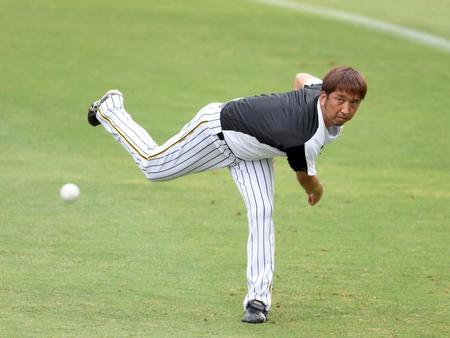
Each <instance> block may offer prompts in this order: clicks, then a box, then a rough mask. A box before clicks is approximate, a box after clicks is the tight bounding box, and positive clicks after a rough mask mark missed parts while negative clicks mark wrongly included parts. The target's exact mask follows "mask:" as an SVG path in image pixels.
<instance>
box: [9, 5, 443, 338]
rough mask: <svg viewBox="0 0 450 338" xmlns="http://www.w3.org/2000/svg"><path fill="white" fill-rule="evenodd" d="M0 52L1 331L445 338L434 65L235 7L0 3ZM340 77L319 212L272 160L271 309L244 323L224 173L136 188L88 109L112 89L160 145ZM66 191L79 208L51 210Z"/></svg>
mask: <svg viewBox="0 0 450 338" xmlns="http://www.w3.org/2000/svg"><path fill="white" fill-rule="evenodd" d="M346 3H349V2H346ZM352 4H355V6H356V5H357V7H358V8H362V6H363V3H362V2H356V1H355V2H352ZM364 4H365V3H364ZM419 5H420V4H419V3H414V5H411V6H415V7H414V8H413V9H415V10H414V11H411V12H409V13H411V14H408V15H411V16H413V15H414V20H415V21H416V22H420V23H421V24H420V25H423V27H425V26H428V25H429V22H430V20H429V17H427V16H422V15H419V14H418V13H420V11H421V10H422V9H423V8H421V7H419ZM370 6H371V5H370ZM379 7H380V8H381V7H383V8H385V6H379ZM427 7H428V8H438V9H439V13H441V15H442V16H443V17H448V16H449V14H450V12H449V9H448V8H447V7H446V6H444V4H443V3H440V2H438V1H432V2H431V3H430V2H428V3H427ZM368 8H370V7H369V4H367V9H365V10H363V9H358V10H355V12H360V13H362V14H364V13H365V12H366V11H368ZM419 10H420V11H419ZM383 13H384V12H382V11H381V10H380V12H379V13H378V14H377V15H376V16H377V18H379V19H385V20H390V19H392V18H393V14H392V12H389V11H388V10H386V13H384V14H383ZM384 15H385V16H384ZM399 20H400V19H399ZM401 20H403V19H401ZM391 21H393V22H397V21H396V20H391ZM399 22H400V23H401V21H399ZM440 25H443V26H440V28H436V30H433V28H431V29H430V31H434V32H436V33H439V32H443V31H444V32H445V31H446V32H448V30H449V27H450V26H449V25H448V23H445V24H442V23H441V24H440ZM417 27H419V26H417ZM430 27H431V26H430ZM443 35H444V34H443ZM0 50H1V51H2V52H1V54H0V60H1V66H0V79H1V81H0V102H1V105H0V116H1V117H2V121H1V123H0V154H1V155H2V156H1V162H0V163H1V165H0V201H1V202H0V336H1V337H29V336H45V337H60V336H77V337H94V336H97V337H98V336H101V337H106V336H108V337H113V336H121V337H122V336H154V337H163V336H168V337H169V336H170V337H186V336H189V337H205V336H221V337H252V336H267V337H446V336H448V333H449V331H450V326H449V324H448V323H449V322H450V310H449V309H450V297H449V292H450V269H449V267H450V266H449V255H450V249H449V243H450V229H449V221H448V219H449V216H450V211H449V208H448V206H449V205H450V183H449V182H450V142H449V139H448V130H447V129H448V126H449V125H450V117H449V115H448V113H447V112H448V107H449V105H450V99H449V97H448V93H449V92H450V72H449V66H448V54H446V53H444V52H441V51H439V50H437V49H433V48H428V47H424V46H422V45H418V44H414V43H411V42H408V41H405V40H401V39H397V38H394V37H389V36H387V35H385V34H382V33H376V32H373V31H369V30H364V29H359V28H355V27H354V26H352V25H346V24H343V23H341V22H333V21H330V20H322V19H320V18H317V17H314V16H309V15H304V14H302V13H299V12H291V11H289V10H284V9H278V8H274V7H271V6H257V5H255V3H253V2H251V1H238V0H232V1H225V0H217V1H206V0H193V1H181V0H178V1H176V0H169V1H156V0H154V1H144V0H131V1H128V2H127V4H126V5H125V4H124V3H123V2H120V1H103V0H92V1H89V2H88V1H79V2H74V1H71V2H69V1H56V0H53V1H52V0H42V1H39V2H35V1H25V0H23V1H5V0H4V1H2V15H1V16H0ZM335 64H350V65H353V66H355V67H356V68H358V69H360V70H361V71H362V72H363V73H364V74H365V75H366V78H367V80H368V82H369V93H368V97H367V99H366V100H365V102H364V103H363V105H362V106H361V110H360V112H358V116H357V117H356V118H355V120H354V121H352V123H350V124H349V125H348V126H347V127H346V128H345V130H344V133H343V135H342V138H341V139H339V140H338V141H337V142H336V144H332V145H330V146H329V147H328V148H327V149H325V150H324V151H323V154H322V156H321V157H320V159H319V161H318V169H319V176H320V178H321V180H322V181H323V183H324V185H325V195H324V198H323V200H322V201H321V203H320V204H319V205H317V206H316V207H314V208H310V207H308V205H307V203H306V198H305V196H304V194H303V193H302V191H301V189H299V187H298V184H297V183H296V181H295V177H294V175H293V174H292V172H291V170H290V169H289V167H288V165H287V163H286V160H285V159H282V158H279V159H277V160H276V163H275V165H276V172H277V173H276V200H275V212H276V214H275V222H276V236H277V249H276V258H277V262H276V277H275V281H274V282H275V285H274V295H273V311H272V312H271V316H270V321H269V322H268V323H267V324H264V325H260V326H249V325H244V324H241V323H240V321H239V320H240V316H241V314H242V308H241V302H242V297H243V295H244V293H245V285H246V283H245V253H246V249H245V245H246V236H247V225H246V220H245V210H244V206H243V204H242V202H241V200H240V196H239V193H238V192H237V191H236V189H235V186H234V183H233V182H232V179H231V178H230V177H229V174H228V172H227V171H226V170H222V171H215V172H209V173H205V174H201V175H195V176H189V177H185V178H182V179H179V180H176V181H172V182H167V183H158V184H150V183H147V182H146V181H145V179H144V178H143V176H142V175H141V174H140V172H139V171H138V170H137V169H136V168H135V167H134V165H133V163H132V161H131V160H130V159H129V156H128V154H126V153H125V152H124V151H123V150H122V148H121V147H120V146H119V145H117V144H116V143H115V142H114V141H113V140H112V139H111V137H109V136H108V135H107V134H106V133H105V132H104V131H103V130H101V129H100V128H90V127H89V126H88V125H87V123H86V120H85V119H86V116H85V111H86V109H87V106H88V105H89V104H90V102H91V101H92V100H93V99H96V98H97V97H98V96H100V95H102V94H103V93H104V92H105V91H106V90H107V89H109V88H114V87H118V88H119V89H121V90H122V91H123V92H124V93H125V99H126V104H127V108H128V110H129V111H130V112H132V113H133V116H134V117H135V118H136V120H138V121H139V122H140V123H141V124H142V125H143V126H145V127H146V128H147V129H148V130H150V131H151V133H152V135H153V136H154V137H155V139H156V140H157V141H159V142H162V141H164V140H165V139H166V138H168V137H169V136H171V135H172V134H174V133H175V132H177V131H178V130H179V128H180V127H181V126H182V124H183V123H185V122H187V121H188V120H189V119H190V118H191V116H192V115H193V113H195V112H196V111H197V110H198V109H199V108H200V107H201V106H203V105H204V104H206V103H208V102H211V101H224V100H228V99H231V98H234V97H238V96H243V95H252V94H257V93H262V92H276V91H284V90H289V89H290V87H291V84H292V79H293V75H294V74H295V73H296V72H299V71H307V72H311V73H313V74H317V75H318V76H322V75H323V74H324V73H325V72H326V71H327V69H328V68H329V67H330V66H331V65H335ZM69 181H73V182H75V183H77V184H78V185H79V186H80V188H81V193H82V195H81V198H80V200H79V201H77V202H76V203H75V204H64V203H63V202H62V201H60V199H59V197H58V190H59V187H60V186H61V185H62V184H63V183H65V182H69Z"/></svg>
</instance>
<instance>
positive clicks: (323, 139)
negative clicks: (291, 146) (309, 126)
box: [305, 100, 342, 176]
mask: <svg viewBox="0 0 450 338" xmlns="http://www.w3.org/2000/svg"><path fill="white" fill-rule="evenodd" d="M317 116H318V120H319V126H318V127H317V130H316V132H315V133H314V135H313V136H312V137H311V138H310V139H309V140H308V141H306V142H305V157H306V164H307V166H308V175H309V176H314V175H316V174H317V170H316V158H317V156H318V155H319V154H320V150H321V149H322V148H323V147H324V146H325V145H326V144H327V143H330V142H331V141H333V140H334V139H336V138H337V137H338V136H339V134H340V133H341V130H342V127H341V126H332V127H330V128H326V127H325V121H324V119H323V114H322V109H321V108H320V100H318V101H317Z"/></svg>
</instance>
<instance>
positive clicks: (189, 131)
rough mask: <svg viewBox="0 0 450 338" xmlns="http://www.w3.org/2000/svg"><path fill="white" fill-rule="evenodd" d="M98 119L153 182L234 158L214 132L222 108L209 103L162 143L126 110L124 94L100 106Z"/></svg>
mask: <svg viewBox="0 0 450 338" xmlns="http://www.w3.org/2000/svg"><path fill="white" fill-rule="evenodd" d="M97 116H98V118H99V121H100V122H101V123H102V124H103V125H104V126H105V128H106V129H107V131H109V132H110V133H111V134H112V135H113V136H114V137H115V138H116V139H117V140H118V141H119V142H120V143H121V144H122V145H123V146H124V148H125V149H126V150H127V151H128V152H129V153H130V154H131V155H132V157H133V159H134V160H135V162H136V164H137V165H138V167H139V169H141V171H142V172H143V173H144V175H145V176H146V177H147V178H148V179H150V180H153V181H163V180H169V179H173V178H176V177H179V176H182V175H187V174H192V173H197V172H201V171H204V170H209V169H215V168H221V167H226V166H228V165H230V164H232V163H234V162H235V160H236V159H235V157H234V155H233V154H232V153H231V151H230V150H229V148H228V146H227V145H226V143H225V142H223V141H221V140H219V138H218V137H217V135H215V134H214V132H215V131H216V130H217V127H219V131H220V110H219V109H218V106H217V104H216V105H208V106H206V107H204V108H203V109H202V110H200V111H199V113H197V114H196V115H195V117H194V118H193V119H192V120H191V121H190V122H189V123H187V124H186V125H185V126H184V127H183V128H182V129H181V131H180V132H179V133H178V134H177V135H175V136H173V137H172V138H170V139H169V140H168V141H167V142H166V143H165V144H163V145H162V146H158V145H157V144H156V143H155V142H154V141H153V139H152V138H151V136H150V135H149V134H148V133H147V132H146V131H145V130H144V129H143V128H142V127H140V126H139V125H138V124H137V123H136V122H134V121H133V120H132V118H131V116H130V115H129V114H128V113H127V112H126V111H125V109H124V108H123V105H122V100H121V96H119V95H112V96H111V97H109V98H107V99H106V100H105V101H104V102H103V103H102V104H101V105H100V108H99V109H98V113H97Z"/></svg>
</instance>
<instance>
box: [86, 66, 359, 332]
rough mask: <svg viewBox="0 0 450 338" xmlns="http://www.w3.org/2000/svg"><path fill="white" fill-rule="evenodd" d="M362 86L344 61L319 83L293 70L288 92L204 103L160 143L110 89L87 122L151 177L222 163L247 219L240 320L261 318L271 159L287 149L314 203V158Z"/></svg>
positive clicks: (266, 291) (265, 307)
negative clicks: (102, 131)
mask: <svg viewBox="0 0 450 338" xmlns="http://www.w3.org/2000/svg"><path fill="white" fill-rule="evenodd" d="M366 91H367V85H366V82H365V80H364V78H363V77H362V76H361V74H360V73H359V72H358V71H356V70H354V69H353V68H350V67H336V68H333V69H331V70H330V71H329V72H328V73H327V74H326V75H325V77H324V79H323V83H322V81H321V80H319V79H318V78H316V77H314V76H312V75H310V74H306V73H300V74H297V75H296V77H295V80H294V90H293V91H290V92H286V93H281V94H271V95H259V96H251V97H245V98H241V99H236V100H232V101H230V102H227V103H225V104H223V103H211V104H209V105H207V106H205V107H203V108H202V109H201V110H200V111H199V112H198V113H197V115H196V116H195V117H194V119H193V120H192V121H190V122H189V123H188V124H186V125H185V126H184V127H183V128H182V129H181V131H180V132H179V133H178V134H177V135H175V136H173V137H172V138H170V139H169V140H168V141H167V142H166V143H164V144H163V145H161V146H158V145H157V144H156V143H155V141H154V140H153V139H152V138H151V136H150V135H149V134H148V133H147V132H146V131H145V130H144V129H143V128H142V127H140V126H139V125H138V124H137V123H136V122H135V121H134V120H133V119H132V118H131V116H130V115H129V114H128V113H127V112H126V111H125V108H124V105H123V95H122V94H121V93H120V92H119V91H117V90H112V91H109V92H107V93H106V94H105V95H104V96H103V97H102V98H101V99H100V100H98V101H95V102H94V103H93V104H92V105H91V107H90V108H89V111H88V121H89V123H90V124H91V125H93V126H96V125H99V124H102V125H103V127H104V128H105V129H106V130H107V131H108V132H109V133H111V134H112V135H113V137H114V138H115V139H116V140H117V141H119V142H120V144H122V146H123V147H124V148H125V149H126V150H127V151H128V152H129V153H130V154H131V156H132V157H133V159H134V161H135V162H136V164H137V166H138V167H139V169H140V170H141V171H142V172H143V173H144V175H145V176H146V177H147V178H148V179H149V180H151V181H166V180H170V179H174V178H177V177H180V176H183V175H187V174H192V173H198V172H201V171H206V170H211V169H218V168H223V167H228V168H229V170H230V172H231V175H232V177H233V179H234V181H235V183H236V185H237V187H238V189H239V191H240V193H241V195H242V198H243V199H244V203H245V205H246V207H247V217H248V225H249V236H248V241H247V294H246V296H245V299H244V309H245V313H244V317H243V318H242V321H243V322H247V323H262V322H265V321H266V319H267V314H268V312H269V310H270V306H271V291H272V279H273V271H274V249H275V231H274V224H273V220H272V213H273V197H274V181H273V177H274V174H273V172H274V170H273V165H272V158H273V157H275V156H287V160H288V162H289V165H290V166H291V168H292V169H293V170H294V171H295V174H296V178H297V180H298V182H299V183H300V185H301V186H302V187H303V189H304V190H305V192H306V194H307V198H308V203H309V204H310V205H315V204H316V203H317V202H319V200H320V199H321V197H322V194H323V187H322V185H321V184H320V181H319V179H318V178H317V176H316V167H315V159H316V157H317V155H318V154H319V152H320V150H321V148H322V147H323V146H324V145H326V144H327V143H329V142H330V141H332V140H334V139H335V138H336V137H337V136H339V134H340V132H341V129H342V125H343V124H345V123H346V122H347V121H349V120H351V119H352V118H353V116H354V114H355V113H356V111H357V110H358V107H359V104H360V102H361V100H362V99H364V97H365V95H366Z"/></svg>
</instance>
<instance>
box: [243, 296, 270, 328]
mask: <svg viewBox="0 0 450 338" xmlns="http://www.w3.org/2000/svg"><path fill="white" fill-rule="evenodd" d="M265 309H266V306H265V305H264V303H263V302H261V301H259V300H256V299H253V300H249V301H248V303H247V308H246V309H245V313H244V317H242V322H244V323H251V324H258V323H264V322H265V321H266V320H267V314H268V312H267V311H266V310H265Z"/></svg>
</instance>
